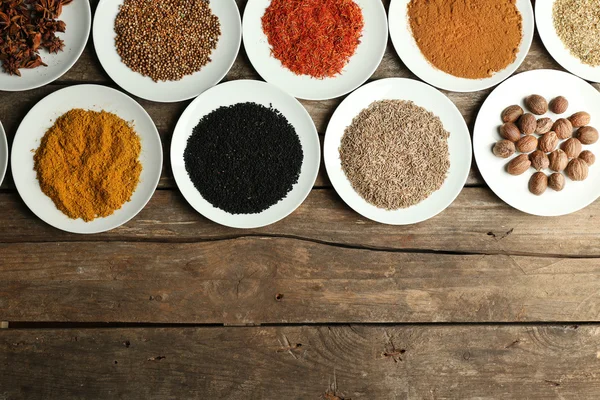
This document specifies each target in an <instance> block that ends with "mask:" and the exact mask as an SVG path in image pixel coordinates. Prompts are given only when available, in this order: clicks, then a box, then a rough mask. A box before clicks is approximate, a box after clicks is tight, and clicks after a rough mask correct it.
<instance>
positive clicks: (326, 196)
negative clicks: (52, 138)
mask: <svg viewBox="0 0 600 400" xmlns="http://www.w3.org/2000/svg"><path fill="white" fill-rule="evenodd" d="M0 209H2V210H10V212H4V213H0V226H1V227H2V230H0V242H6V243H11V242H41V241H42V242H43V241H49V240H51V241H97V240H102V241H166V242H191V241H202V240H217V239H227V238H232V237H238V236H248V235H260V236H288V237H295V238H303V239H307V240H313V241H319V242H324V243H330V244H339V245H343V246H352V247H361V248H373V249H393V250H411V251H412V250H431V251H438V252H454V253H456V252H458V253H478V254H512V255H544V256H567V257H599V256H600V225H598V224H596V223H594V222H593V221H594V219H596V218H598V215H600V202H595V203H593V204H592V205H590V206H589V207H587V208H585V209H584V210H582V211H579V212H577V213H575V214H572V215H569V216H565V217H556V218H541V217H535V216H532V215H527V214H524V213H522V212H520V211H517V210H515V209H513V208H511V207H510V206H508V205H506V204H504V203H503V202H501V201H499V200H498V199H497V198H496V197H495V196H494V195H493V194H492V193H491V192H490V191H489V190H488V189H483V188H465V189H464V190H463V192H462V193H461V194H460V196H459V197H458V198H457V200H456V201H455V202H454V203H453V204H452V205H451V206H450V207H449V208H448V209H447V210H446V211H444V212H443V213H441V214H440V215H438V216H437V217H435V218H432V219H431V220H429V221H426V222H423V223H420V224H416V225H412V226H404V227H395V226H388V225H383V224H377V223H374V222H371V221H368V220H366V219H365V218H363V217H361V216H360V215H359V214H357V213H355V212H354V211H352V210H351V209H350V208H349V207H347V206H345V205H344V203H343V202H342V200H341V199H340V198H339V197H338V196H337V195H336V194H335V192H334V191H333V190H332V189H321V190H313V191H312V193H311V194H310V195H309V197H308V199H307V200H306V201H305V203H304V204H303V205H302V206H301V207H300V208H299V209H298V210H296V212H294V213H293V214H292V215H290V216H289V217H288V218H286V219H284V220H283V221H280V222H278V223H276V224H274V225H271V226H268V227H265V228H262V229H256V230H236V229H228V228H225V227H222V226H219V225H217V224H215V223H212V222H209V221H208V220H206V219H205V218H203V217H202V216H201V215H199V214H198V213H196V212H195V211H194V210H193V209H192V208H191V207H190V206H189V205H188V204H187V203H186V201H185V199H183V197H182V196H181V194H180V193H179V192H176V191H170V190H159V191H157V192H156V193H155V195H154V197H153V199H152V200H151V201H150V203H149V204H148V206H146V208H145V209H144V210H143V211H142V212H141V213H140V214H139V215H138V216H137V217H136V218H135V219H133V220H132V221H131V222H129V223H128V224H126V225H125V226H122V227H120V228H118V229H115V230H113V231H111V232H107V233H104V234H100V235H94V236H85V235H83V236H82V235H72V234H67V233H65V232H60V231H57V230H56V229H54V228H51V227H49V226H47V225H45V224H44V223H43V222H41V221H40V220H39V219H37V218H35V216H34V215H33V214H32V213H31V212H30V211H29V210H28V209H26V207H25V205H24V204H23V203H22V201H21V200H20V199H19V198H18V195H17V194H16V193H0Z"/></svg>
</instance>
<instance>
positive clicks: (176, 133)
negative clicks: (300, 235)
mask: <svg viewBox="0 0 600 400" xmlns="http://www.w3.org/2000/svg"><path fill="white" fill-rule="evenodd" d="M240 83H241V84H248V83H250V84H252V85H257V86H263V87H264V86H267V87H269V88H270V89H272V90H276V91H278V92H280V94H282V95H284V96H286V97H288V98H289V99H290V100H292V101H293V102H294V103H295V105H296V106H297V107H298V110H299V112H301V113H302V116H303V117H304V118H307V120H310V122H311V126H312V128H313V129H312V130H311V133H312V135H311V136H314V139H315V140H316V142H315V143H316V144H317V146H316V149H317V154H316V156H317V157H316V160H317V163H318V165H317V166H316V168H315V173H314V174H313V175H314V176H309V178H310V179H309V180H310V182H311V185H310V189H309V190H307V191H306V193H304V194H303V195H302V196H300V197H301V200H300V201H299V202H298V204H297V205H296V206H295V207H294V208H291V209H290V210H288V211H286V212H285V213H283V214H284V215H282V216H280V217H278V218H276V219H271V220H269V221H268V222H265V223H261V224H255V225H252V226H240V225H237V224H233V223H224V222H223V221H220V220H219V219H218V218H215V217H214V216H213V215H210V216H209V215H207V214H206V213H205V212H204V210H202V211H201V208H202V207H201V206H200V205H198V204H195V203H193V202H192V201H190V199H189V198H188V197H187V196H186V195H185V193H184V192H183V191H182V190H181V185H182V184H183V182H182V181H181V179H183V178H182V177H181V176H180V174H179V172H176V171H178V170H177V169H176V168H175V166H174V165H173V163H174V160H175V159H176V158H179V157H178V156H177V157H175V156H174V153H175V144H176V143H177V142H178V141H180V140H184V139H185V140H187V138H188V137H189V135H188V136H186V137H185V138H181V139H180V137H181V136H182V135H183V131H184V127H183V126H184V124H185V123H186V121H187V116H188V114H189V113H191V112H192V110H193V109H194V108H195V107H196V105H197V104H199V103H202V102H203V101H204V98H203V97H204V96H209V95H211V92H212V91H216V90H223V89H222V87H227V86H235V85H238V84H240ZM236 104H237V103H236ZM218 107H220V106H217V108H218ZM204 115H206V114H204ZM204 115H203V116H204ZM180 132H181V133H180ZM306 150H307V149H304V148H303V151H304V152H306ZM169 156H170V166H171V171H172V172H173V178H174V180H175V184H176V186H177V189H178V190H179V192H180V193H181V195H182V196H183V198H184V199H185V200H186V202H187V203H188V204H189V205H190V207H192V208H193V209H194V211H196V212H197V213H198V214H200V215H201V216H203V217H204V218H206V219H208V220H209V221H211V222H213V223H215V224H218V225H220V226H225V227H228V228H234V229H243V230H251V229H259V228H264V227H266V226H270V225H273V224H275V223H277V222H280V221H282V220H283V219H285V218H287V217H289V216H290V215H291V214H292V213H294V212H295V211H296V210H297V209H298V208H300V206H302V204H304V202H305V201H306V199H307V198H308V196H309V195H310V194H311V192H312V191H313V189H314V186H315V182H316V180H317V177H318V175H319V170H320V168H321V158H322V150H321V144H320V141H319V132H318V131H317V128H316V126H315V123H314V120H313V119H312V117H311V116H310V114H309V113H308V111H307V110H306V108H305V107H304V106H303V105H302V103H300V102H299V101H298V99H296V98H295V97H294V96H292V95H290V94H289V93H287V92H285V91H284V90H282V89H281V88H279V87H277V86H275V85H273V84H271V83H268V82H264V81H258V80H253V79H237V80H232V81H227V82H223V83H220V84H218V85H216V86H213V87H212V88H210V89H208V90H207V91H205V92H203V93H202V94H200V95H199V96H198V97H196V99H194V100H193V101H192V102H191V103H190V104H189V105H188V106H187V107H186V108H185V110H184V111H183V113H182V114H181V116H180V117H179V119H178V120H177V124H176V125H175V129H174V130H173V136H172V138H171V145H170V149H169ZM194 190H197V189H196V188H195V187H194ZM198 194H199V196H200V197H201V198H202V199H204V197H203V196H202V194H200V193H199V192H198ZM204 200H205V199H204ZM205 201H207V200H205ZM207 202H208V201H207ZM273 206H274V205H272V206H271V207H273ZM213 207H214V206H213ZM271 207H269V208H271ZM266 211H268V209H267V210H265V211H263V212H266ZM227 214H229V215H232V216H235V217H236V218H240V219H241V218H244V217H245V216H247V214H231V213H227Z"/></svg>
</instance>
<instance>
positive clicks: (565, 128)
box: [552, 118, 573, 140]
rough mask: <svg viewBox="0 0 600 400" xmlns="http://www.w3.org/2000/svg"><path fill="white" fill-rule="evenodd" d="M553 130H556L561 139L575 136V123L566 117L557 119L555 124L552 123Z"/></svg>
mask: <svg viewBox="0 0 600 400" xmlns="http://www.w3.org/2000/svg"><path fill="white" fill-rule="evenodd" d="M552 130H553V131H554V132H556V136H558V138H559V139H561V140H564V139H568V138H570V137H571V136H573V125H571V122H569V120H568V119H566V118H561V119H557V120H556V122H555V123H554V125H552Z"/></svg>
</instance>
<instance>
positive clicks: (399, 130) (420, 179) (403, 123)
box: [340, 100, 450, 210]
mask: <svg viewBox="0 0 600 400" xmlns="http://www.w3.org/2000/svg"><path fill="white" fill-rule="evenodd" d="M449 137H450V134H449V133H448V132H447V131H446V130H445V129H444V125H443V124H442V121H440V119H439V118H438V117H437V116H436V115H434V114H433V113H431V112H430V111H428V110H426V109H424V108H422V107H419V106H417V105H415V104H414V103H413V102H410V101H401V100H384V101H377V102H375V103H373V104H371V105H370V106H369V107H368V108H366V109H364V110H362V111H361V112H360V113H359V114H358V116H356V117H355V118H354V120H353V121H352V124H351V125H350V126H349V127H348V128H346V131H345V132H344V136H343V137H342V143H341V146H340V158H341V161H342V169H343V170H344V172H345V174H346V176H347V177H348V179H349V180H350V183H351V184H352V187H353V188H354V190H356V192H357V193H358V194H359V195H360V196H361V197H362V198H364V199H365V200H366V201H368V202H369V203H371V204H373V205H374V206H376V207H379V208H384V209H387V210H396V209H400V208H408V207H411V206H413V205H415V204H418V203H420V202H422V201H423V200H425V199H427V198H428V197H429V196H431V194H432V193H433V192H435V191H437V190H438V189H440V188H441V187H442V185H443V183H444V181H445V180H446V176H447V174H448V169H449V168H450V156H449V150H448V138H449Z"/></svg>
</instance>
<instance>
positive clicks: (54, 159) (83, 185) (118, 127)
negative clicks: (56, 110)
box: [34, 109, 142, 222]
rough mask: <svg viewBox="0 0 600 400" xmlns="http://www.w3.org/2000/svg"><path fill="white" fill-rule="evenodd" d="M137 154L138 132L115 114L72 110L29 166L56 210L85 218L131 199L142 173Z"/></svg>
mask: <svg viewBox="0 0 600 400" xmlns="http://www.w3.org/2000/svg"><path fill="white" fill-rule="evenodd" d="M140 152H141V143H140V138H139V136H138V135H137V133H136V132H135V131H134V129H133V127H132V126H131V125H130V124H129V123H127V122H126V121H124V120H123V119H121V118H120V117H118V116H117V115H115V114H112V113H109V112H106V111H100V112H96V111H87V110H82V109H73V110H71V111H69V112H67V113H66V114H64V115H63V116H61V117H59V118H58V119H57V120H56V122H55V123H54V126H52V127H51V128H50V129H49V130H48V131H47V132H46V134H45V135H44V137H43V138H42V141H41V144H40V147H39V148H38V149H37V150H36V152H35V155H34V169H35V171H36V172H37V179H38V181H39V183H40V187H41V189H42V192H44V193H45V194H46V195H47V196H48V197H50V198H51V199H52V201H53V202H54V204H55V205H56V207H57V208H58V209H59V210H60V211H62V212H63V213H64V214H65V215H67V216H68V217H69V218H72V219H78V218H81V219H83V220H84V221H86V222H89V221H92V220H94V219H95V218H101V217H107V216H109V215H112V214H113V213H114V212H115V211H116V210H118V209H120V208H121V207H122V206H123V204H125V203H126V202H128V201H129V200H131V196H132V195H133V192H134V191H135V189H136V187H137V185H138V182H139V180H140V174H141V172H142V165H141V163H140V162H139V159H138V158H139V155H140Z"/></svg>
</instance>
